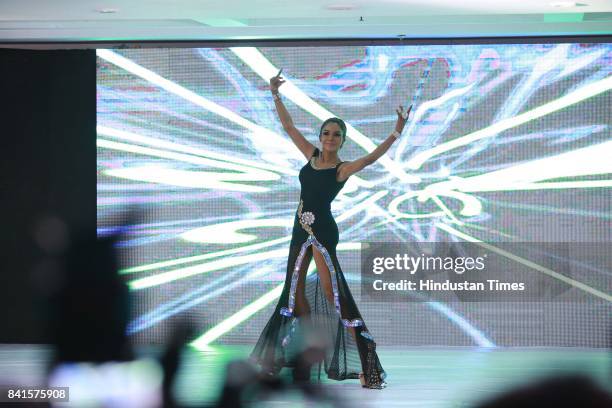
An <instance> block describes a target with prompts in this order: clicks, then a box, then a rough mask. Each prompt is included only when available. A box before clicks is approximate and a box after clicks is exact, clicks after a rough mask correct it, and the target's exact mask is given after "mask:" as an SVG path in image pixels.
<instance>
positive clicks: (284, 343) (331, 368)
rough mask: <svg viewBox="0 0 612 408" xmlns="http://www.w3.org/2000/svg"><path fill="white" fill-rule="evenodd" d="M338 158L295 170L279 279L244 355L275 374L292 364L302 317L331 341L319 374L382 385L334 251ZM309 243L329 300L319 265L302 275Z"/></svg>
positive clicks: (307, 261)
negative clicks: (296, 184)
mask: <svg viewBox="0 0 612 408" xmlns="http://www.w3.org/2000/svg"><path fill="white" fill-rule="evenodd" d="M318 154H319V150H318V149H315V151H314V153H313V157H315V156H317V155H318ZM311 160H312V159H311ZM340 164H341V163H339V164H338V165H336V166H335V167H333V168H329V169H315V168H314V167H313V165H312V162H311V161H309V162H308V163H307V164H306V165H305V166H304V167H302V169H301V170H300V174H299V180H300V185H301V194H300V203H299V205H298V208H297V211H296V213H295V218H294V225H293V233H292V239H291V244H290V247H289V259H288V261H287V275H286V277H285V284H284V287H283V291H282V294H281V296H280V299H279V301H278V304H277V305H276V308H275V310H274V313H273V314H272V316H271V317H270V319H269V321H268V323H267V324H266V326H265V327H264V329H263V331H262V333H261V335H260V337H259V340H258V341H257V343H256V345H255V348H254V349H253V351H252V352H251V357H250V359H251V361H253V362H255V363H257V364H258V365H260V366H261V367H262V369H263V370H265V371H266V372H268V373H271V374H278V373H279V371H280V370H281V368H283V367H292V366H293V357H294V353H295V352H296V351H295V350H296V349H297V344H296V343H297V341H296V338H297V337H298V336H297V333H298V332H299V331H300V330H306V328H307V327H309V326H308V325H306V324H305V323H306V322H307V320H306V319H305V317H307V318H308V319H309V320H308V321H309V322H312V323H314V324H316V326H317V327H319V328H320V327H323V328H324V333H325V335H326V336H327V337H328V338H327V340H328V342H329V343H331V345H332V347H330V348H329V350H328V351H327V353H326V357H325V359H324V363H323V364H322V366H323V367H321V365H319V367H318V375H319V376H320V374H321V369H322V368H323V369H324V371H325V373H327V376H328V378H330V379H334V380H345V379H358V378H359V373H360V372H363V373H364V376H365V381H366V386H368V387H371V388H382V387H384V386H385V385H386V383H385V382H384V381H383V380H384V378H385V377H386V373H385V371H384V370H383V368H382V366H381V364H380V361H379V359H378V355H377V353H376V343H375V342H374V339H373V337H372V335H371V334H370V333H369V331H368V329H367V327H366V325H365V323H364V321H363V318H362V316H361V314H360V313H359V309H358V308H357V305H356V304H355V300H354V299H353V296H352V295H351V292H350V290H349V286H348V284H347V282H346V280H345V278H344V275H343V273H342V269H341V267H340V264H339V262H338V258H337V256H336V246H337V245H338V240H339V234H338V226H337V224H336V222H335V220H334V218H333V216H332V213H331V202H332V201H333V199H334V198H335V197H336V195H337V194H338V192H339V191H340V190H341V189H342V187H343V186H344V184H345V182H346V181H343V182H338V181H337V180H336V171H337V168H338V166H339V165H340ZM313 247H315V248H316V249H317V250H318V251H319V252H320V253H321V254H322V255H323V257H324V259H325V263H326V265H327V267H328V269H329V275H330V277H331V282H332V288H333V292H334V301H333V302H331V303H330V301H329V300H328V299H327V297H326V296H325V293H324V290H323V289H324V288H323V287H322V286H321V279H320V276H319V273H320V271H317V272H316V273H311V274H310V275H307V271H308V266H309V264H310V262H311V260H312V258H313ZM325 272H327V271H325ZM302 293H303V296H305V299H306V301H307V304H308V307H309V309H310V313H308V315H307V316H303V315H302V316H298V315H297V313H296V306H297V304H296V298H297V297H298V296H300V295H301V294H302ZM300 313H302V314H303V313H304V312H303V311H300ZM353 328H354V332H353V331H352V329H353Z"/></svg>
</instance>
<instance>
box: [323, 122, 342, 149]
mask: <svg viewBox="0 0 612 408" xmlns="http://www.w3.org/2000/svg"><path fill="white" fill-rule="evenodd" d="M331 122H333V123H335V124H337V125H338V126H340V130H342V143H341V144H340V147H342V146H343V145H344V142H345V141H346V124H345V123H344V121H343V120H342V119H340V118H329V119H326V120H325V122H323V124H322V125H321V129H319V140H321V135H322V134H323V128H324V127H325V125H327V124H328V123H331Z"/></svg>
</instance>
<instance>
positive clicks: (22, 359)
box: [0, 344, 612, 407]
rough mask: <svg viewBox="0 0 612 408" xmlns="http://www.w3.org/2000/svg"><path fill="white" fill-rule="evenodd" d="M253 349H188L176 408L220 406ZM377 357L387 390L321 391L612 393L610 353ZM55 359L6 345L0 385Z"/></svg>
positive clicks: (467, 399)
mask: <svg viewBox="0 0 612 408" xmlns="http://www.w3.org/2000/svg"><path fill="white" fill-rule="evenodd" d="M251 348H252V346H250V345H248V346H236V345H231V346H230V345H226V346H216V347H214V348H213V349H212V350H211V351H208V352H202V351H197V350H195V349H192V348H188V349H186V350H185V352H184V354H183V359H182V364H181V367H180V370H179V374H178V378H177V383H176V389H175V392H176V395H177V400H178V402H179V403H181V404H185V405H193V406H197V405H201V404H206V405H208V404H211V403H213V402H214V401H216V399H217V397H218V395H219V390H220V387H221V386H222V384H223V381H224V375H225V367H226V364H227V363H228V362H230V361H233V360H238V359H242V358H246V357H247V356H248V353H249V352H250V350H251ZM137 352H138V355H139V356H142V357H143V358H146V357H154V356H156V355H158V354H159V349H158V348H156V347H147V348H144V347H143V348H139V349H138V350H137ZM378 355H379V357H380V360H381V363H382V365H383V367H384V369H385V370H386V371H387V375H388V377H387V382H388V387H387V388H386V389H384V390H369V389H363V388H361V386H360V385H359V382H358V380H346V381H333V380H327V379H323V381H322V387H323V388H324V389H326V390H328V391H330V392H333V394H334V395H336V396H342V398H344V399H345V402H346V404H347V406H350V407H355V406H360V407H361V406H366V407H369V406H370V407H470V406H473V405H474V404H475V403H476V402H477V401H480V400H482V399H484V398H487V397H490V396H492V395H495V394H497V393H499V392H502V391H505V390H508V389H509V388H510V387H512V386H516V385H520V384H525V383H528V382H531V381H533V380H535V379H538V378H542V377H546V376H553V375H562V374H569V373H581V374H585V375H588V376H589V377H591V378H592V379H594V380H595V381H596V382H597V383H599V384H600V385H601V386H603V387H607V389H608V390H610V391H611V392H612V385H611V384H612V374H611V370H612V357H611V355H610V352H609V351H608V350H601V349H574V348H563V349H561V348H557V349H547V348H546V349H545V348H530V349H517V348H513V349H502V348H495V349H474V348H448V347H444V348H443V347H436V348H434V347H423V348H390V347H380V348H379V350H378ZM50 358H51V349H50V348H49V347H44V346H35V345H6V344H4V345H0V384H4V385H8V384H11V385H31V386H35V385H41V384H44V383H45V367H46V365H47V364H48V362H49V360H50ZM75 387H76V384H75ZM71 392H73V391H72V390H71ZM295 398H296V397H295V396H284V395H282V396H281V395H278V396H273V397H271V398H270V399H269V401H268V402H267V403H266V405H265V406H281V405H287V403H291V402H295V403H297V402H298V401H297V400H295ZM73 405H74V404H70V405H68V406H73ZM75 406H76V405H75Z"/></svg>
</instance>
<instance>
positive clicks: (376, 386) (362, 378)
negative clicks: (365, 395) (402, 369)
mask: <svg viewBox="0 0 612 408" xmlns="http://www.w3.org/2000/svg"><path fill="white" fill-rule="evenodd" d="M359 382H360V383H361V386H362V387H363V388H369V389H373V390H382V389H383V388H385V387H386V386H387V383H386V382H385V381H384V380H379V381H374V382H370V383H369V384H368V382H367V380H366V376H365V375H364V374H363V373H359Z"/></svg>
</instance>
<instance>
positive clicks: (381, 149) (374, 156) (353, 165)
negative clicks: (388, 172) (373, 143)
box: [336, 105, 412, 181]
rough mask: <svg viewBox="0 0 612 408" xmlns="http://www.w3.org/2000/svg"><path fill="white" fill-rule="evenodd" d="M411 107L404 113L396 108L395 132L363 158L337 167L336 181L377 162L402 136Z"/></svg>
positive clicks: (402, 108) (400, 107) (342, 179)
mask: <svg viewBox="0 0 612 408" xmlns="http://www.w3.org/2000/svg"><path fill="white" fill-rule="evenodd" d="M411 109H412V106H410V107H409V108H408V110H407V111H406V112H405V113H404V107H403V106H402V105H400V106H399V108H397V110H396V112H397V121H396V122H395V130H394V131H393V133H391V134H390V135H389V137H387V139H385V141H384V142H382V143H381V144H380V145H378V146H377V147H376V149H374V150H372V152H370V153H368V154H366V155H365V156H363V157H360V158H359V159H357V160H353V161H349V162H344V163H342V164H341V165H340V166H339V167H338V172H337V174H336V179H337V180H338V181H344V180H346V179H347V178H349V177H350V176H351V175H353V174H355V173H357V172H359V171H360V170H362V169H363V168H364V167H366V166H369V165H370V164H372V163H374V162H375V161H376V160H378V159H379V158H380V157H381V156H382V155H383V154H385V153H386V152H387V150H389V148H390V147H391V145H392V144H393V142H395V141H396V140H397V138H398V137H399V136H400V135H401V134H402V131H403V130H404V126H405V125H406V122H407V121H408V115H410V110H411Z"/></svg>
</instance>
